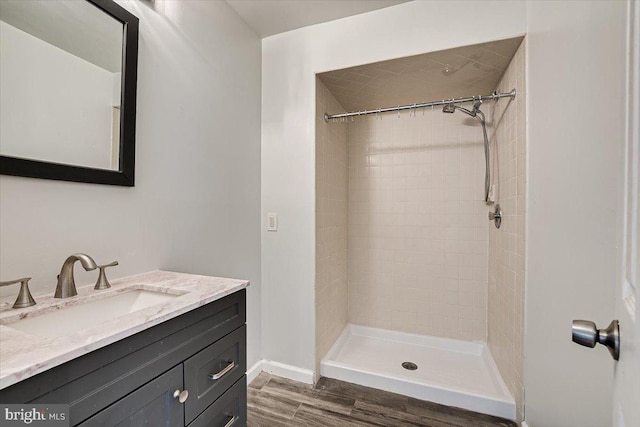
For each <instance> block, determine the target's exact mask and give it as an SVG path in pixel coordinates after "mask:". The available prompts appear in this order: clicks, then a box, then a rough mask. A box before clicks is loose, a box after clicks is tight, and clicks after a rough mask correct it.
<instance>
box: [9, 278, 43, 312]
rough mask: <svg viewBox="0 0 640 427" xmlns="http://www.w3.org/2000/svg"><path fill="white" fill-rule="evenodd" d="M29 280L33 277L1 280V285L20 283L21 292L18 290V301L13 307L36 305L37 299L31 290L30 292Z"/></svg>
mask: <svg viewBox="0 0 640 427" xmlns="http://www.w3.org/2000/svg"><path fill="white" fill-rule="evenodd" d="M29 280H31V277H23V278H22V279H16V280H9V281H8V282H0V287H1V286H9V285H15V284H16V283H20V292H18V298H16V302H15V303H14V304H13V308H25V307H31V306H32V305H36V301H35V300H34V299H33V297H32V296H31V292H29Z"/></svg>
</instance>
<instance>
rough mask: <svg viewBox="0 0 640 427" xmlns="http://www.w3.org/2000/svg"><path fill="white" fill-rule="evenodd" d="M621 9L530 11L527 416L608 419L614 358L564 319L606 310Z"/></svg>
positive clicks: (618, 131)
mask: <svg viewBox="0 0 640 427" xmlns="http://www.w3.org/2000/svg"><path fill="white" fill-rule="evenodd" d="M625 9H626V2H622V1H620V2H588V3H583V2H571V1H567V2H536V1H532V2H531V3H530V4H529V6H528V10H527V14H528V28H527V33H528V36H527V46H528V59H527V62H528V74H527V82H528V91H527V94H528V96H529V98H528V102H529V103H528V105H527V110H528V121H529V135H528V138H527V144H528V147H529V152H528V159H529V162H528V168H529V176H528V189H527V194H528V196H527V197H528V211H527V214H528V227H529V229H528V237H527V239H528V242H527V257H528V276H527V295H526V313H527V320H526V333H525V366H524V372H525V414H526V415H525V418H526V419H527V422H528V424H529V426H531V427H542V426H545V427H547V426H549V427H552V426H607V425H611V382H612V373H613V368H614V362H613V360H612V359H611V357H610V356H609V353H608V352H607V351H606V350H605V349H604V348H596V349H593V350H590V349H586V348H584V347H580V346H577V345H575V344H573V343H572V342H571V336H570V335H571V334H570V329H571V320H572V319H588V320H593V321H595V322H596V323H597V324H598V326H599V327H601V328H603V327H606V325H608V324H609V322H610V321H611V320H612V319H613V305H614V296H613V294H614V289H615V285H616V274H615V273H616V218H617V216H616V213H617V211H616V208H617V201H618V191H619V190H620V180H619V176H618V174H619V170H620V168H621V167H622V164H623V163H622V157H621V150H622V146H623V142H624V132H623V131H624V124H623V120H624V99H625V92H624V90H625V88H624V81H625V80H624V75H625V73H624V66H625V52H624V40H625V22H626V21H625ZM598 347H600V346H598ZM623 357H624V356H623Z"/></svg>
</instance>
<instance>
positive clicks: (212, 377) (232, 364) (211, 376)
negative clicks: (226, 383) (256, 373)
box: [209, 360, 236, 380]
mask: <svg viewBox="0 0 640 427" xmlns="http://www.w3.org/2000/svg"><path fill="white" fill-rule="evenodd" d="M228 363H229V364H228V365H227V366H225V368H224V369H223V370H221V371H220V372H218V373H217V374H209V379H210V380H219V379H220V378H222V377H224V376H225V375H227V374H228V373H229V371H230V370H232V369H233V368H235V367H236V362H234V361H233V360H232V361H231V362H228Z"/></svg>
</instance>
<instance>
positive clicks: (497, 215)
mask: <svg viewBox="0 0 640 427" xmlns="http://www.w3.org/2000/svg"><path fill="white" fill-rule="evenodd" d="M489 219H490V220H491V221H493V222H494V223H495V224H496V228H500V225H501V224H502V209H500V205H496V210H495V212H489Z"/></svg>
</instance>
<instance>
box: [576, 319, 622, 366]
mask: <svg viewBox="0 0 640 427" xmlns="http://www.w3.org/2000/svg"><path fill="white" fill-rule="evenodd" d="M571 339H572V340H573V342H574V343H576V344H580V345H583V346H585V347H590V348H593V347H595V346H596V344H598V343H600V344H602V345H604V346H605V347H607V349H608V350H609V353H611V357H613V359H614V360H618V359H620V327H619V325H618V321H617V320H613V321H611V323H609V326H607V329H597V328H596V324H595V323H593V322H591V321H589V320H574V321H573V325H572V326H571Z"/></svg>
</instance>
